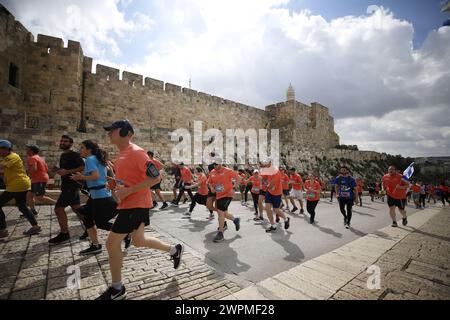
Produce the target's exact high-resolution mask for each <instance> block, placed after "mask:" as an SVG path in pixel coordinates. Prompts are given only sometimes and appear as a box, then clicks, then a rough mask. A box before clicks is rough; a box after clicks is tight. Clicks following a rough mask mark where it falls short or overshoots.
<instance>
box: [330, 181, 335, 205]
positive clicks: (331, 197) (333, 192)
mask: <svg viewBox="0 0 450 320" xmlns="http://www.w3.org/2000/svg"><path fill="white" fill-rule="evenodd" d="M330 186H331V190H330V202H333V195H334V194H335V193H336V178H334V177H333V178H331V179H330Z"/></svg>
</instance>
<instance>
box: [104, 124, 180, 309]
mask: <svg viewBox="0 0 450 320" xmlns="http://www.w3.org/2000/svg"><path fill="white" fill-rule="evenodd" d="M104 129H105V130H106V131H108V136H109V139H110V141H111V143H112V144H113V145H115V146H116V147H117V149H118V150H119V155H118V158H117V160H116V161H115V162H114V170H115V173H116V179H111V178H109V183H108V186H109V188H110V189H111V190H112V191H113V195H114V197H115V198H116V199H117V200H118V206H117V210H118V214H117V218H116V220H115V221H114V224H113V226H112V228H111V231H110V232H109V235H108V238H107V240H106V248H107V249H108V257H109V266H110V271H111V280H112V284H111V286H110V287H109V288H108V289H107V290H106V291H105V292H104V293H102V294H101V295H100V296H99V297H98V298H97V300H122V299H124V298H125V296H126V290H125V286H124V285H123V283H122V250H121V248H120V245H121V242H122V240H123V239H124V238H125V237H126V236H127V234H128V233H131V238H132V241H133V245H134V246H136V247H146V248H153V249H157V250H160V251H165V252H167V253H169V254H170V256H171V258H172V259H173V267H174V268H175V269H177V268H178V267H179V265H180V263H181V257H182V254H183V249H184V248H183V246H182V245H181V244H177V245H175V246H170V245H168V244H165V243H163V242H161V241H160V240H158V239H156V238H152V237H146V236H145V234H144V228H145V226H147V225H149V223H150V217H149V215H150V208H151V207H152V205H153V204H152V196H151V192H150V189H149V188H150V187H151V186H153V185H155V184H157V183H159V182H160V180H161V178H160V176H159V171H158V170H157V169H156V167H155V165H154V164H153V162H151V161H150V158H149V157H148V155H147V153H146V152H145V151H144V150H143V149H142V148H140V147H139V146H137V145H135V144H133V143H131V139H132V137H133V135H134V129H133V127H132V125H131V124H130V122H129V121H128V120H120V121H116V122H114V123H112V124H111V125H110V126H106V127H104Z"/></svg>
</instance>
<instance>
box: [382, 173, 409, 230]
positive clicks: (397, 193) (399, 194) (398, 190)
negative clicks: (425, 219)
mask: <svg viewBox="0 0 450 320" xmlns="http://www.w3.org/2000/svg"><path fill="white" fill-rule="evenodd" d="M382 187H383V190H385V191H386V194H387V204H388V206H389V215H390V216H391V218H392V227H397V218H396V214H395V207H397V208H398V209H399V211H400V214H401V215H402V217H403V219H402V223H403V225H404V226H406V225H407V224H408V219H407V218H406V211H405V206H406V190H407V189H408V188H409V183H408V182H406V181H404V180H403V179H402V175H401V174H400V173H398V172H397V170H396V168H395V166H390V167H389V168H388V173H387V174H385V175H384V176H383V179H382Z"/></svg>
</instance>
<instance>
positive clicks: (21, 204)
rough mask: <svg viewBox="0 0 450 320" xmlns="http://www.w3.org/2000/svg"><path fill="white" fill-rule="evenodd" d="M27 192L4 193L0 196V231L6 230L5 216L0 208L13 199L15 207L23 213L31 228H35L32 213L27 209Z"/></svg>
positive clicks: (35, 223) (35, 224)
mask: <svg viewBox="0 0 450 320" xmlns="http://www.w3.org/2000/svg"><path fill="white" fill-rule="evenodd" d="M27 192H28V191H23V192H8V191H5V192H3V193H2V194H1V195H0V230H3V229H6V216H5V213H4V212H3V210H2V207H3V206H4V205H5V204H6V203H8V202H9V201H10V200H12V199H14V200H15V201H16V207H17V208H19V211H20V212H22V213H23V215H24V216H25V218H27V220H28V222H29V223H30V224H31V225H32V226H37V224H38V223H37V221H36V218H35V217H34V215H33V213H32V212H31V211H30V210H29V209H28V207H27Z"/></svg>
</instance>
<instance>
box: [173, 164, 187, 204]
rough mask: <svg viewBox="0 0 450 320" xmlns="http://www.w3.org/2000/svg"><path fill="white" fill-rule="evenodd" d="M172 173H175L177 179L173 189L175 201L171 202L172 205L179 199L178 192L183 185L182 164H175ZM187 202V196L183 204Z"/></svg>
mask: <svg viewBox="0 0 450 320" xmlns="http://www.w3.org/2000/svg"><path fill="white" fill-rule="evenodd" d="M172 172H173V175H174V178H175V183H174V185H173V188H172V192H173V200H172V201H171V203H175V200H176V199H177V198H178V191H179V190H180V189H181V184H182V181H181V170H180V164H179V163H178V162H177V161H174V162H173V166H172ZM186 201H187V198H186V195H185V196H184V201H183V203H185V202H186Z"/></svg>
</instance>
